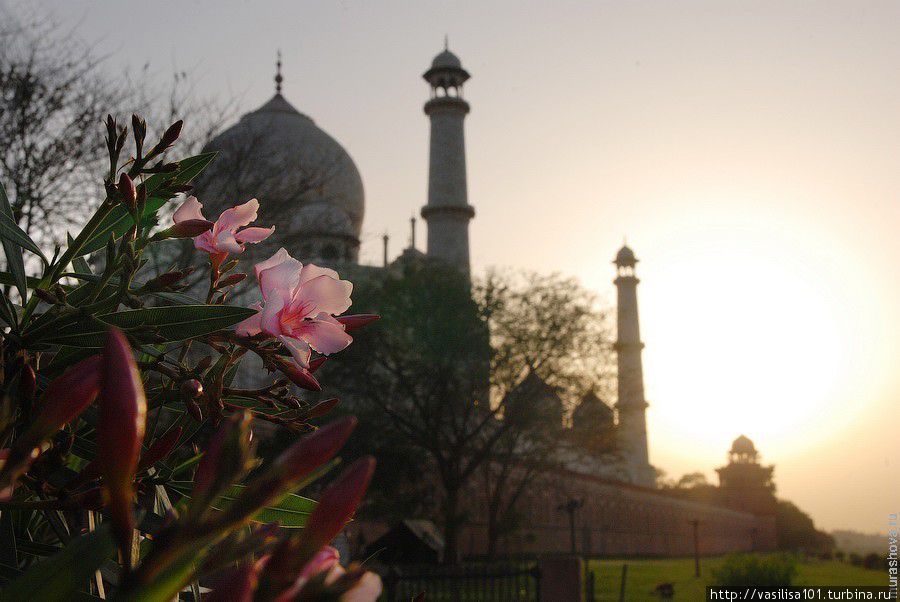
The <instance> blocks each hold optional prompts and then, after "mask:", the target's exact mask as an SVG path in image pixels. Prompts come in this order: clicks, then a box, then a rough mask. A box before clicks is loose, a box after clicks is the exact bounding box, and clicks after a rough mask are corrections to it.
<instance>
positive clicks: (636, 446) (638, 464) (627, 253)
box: [613, 246, 656, 487]
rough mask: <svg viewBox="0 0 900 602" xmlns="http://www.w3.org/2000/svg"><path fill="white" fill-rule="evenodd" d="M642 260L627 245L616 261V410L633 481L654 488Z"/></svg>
mask: <svg viewBox="0 0 900 602" xmlns="http://www.w3.org/2000/svg"><path fill="white" fill-rule="evenodd" d="M637 262H638V260H637V258H636V257H635V256H634V251H632V250H631V249H629V248H628V247H627V246H623V247H622V248H621V249H619V252H618V253H617V254H616V259H615V261H614V262H613V263H614V264H615V265H616V279H615V281H614V282H615V285H616V289H617V308H618V310H617V315H616V318H617V319H616V326H617V331H618V332H617V334H618V338H617V340H616V345H615V349H616V355H617V356H618V364H619V365H618V387H619V399H618V403H617V404H616V410H617V411H618V415H619V424H618V433H619V436H618V443H619V451H620V453H621V454H622V458H623V460H624V461H625V465H626V468H627V470H628V473H629V476H630V477H631V480H632V481H633V482H634V483H636V484H638V485H644V486H646V487H653V486H654V485H655V481H656V473H655V471H654V470H653V467H652V466H650V460H649V454H648V451H647V420H646V417H645V412H646V410H647V402H646V400H644V370H643V367H642V365H641V350H642V349H643V348H644V344H643V343H642V342H641V329H640V325H639V323H638V305H637V285H638V282H640V281H639V280H638V279H637V277H636V276H635V275H634V268H635V265H636V264H637Z"/></svg>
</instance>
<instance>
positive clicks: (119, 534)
mask: <svg viewBox="0 0 900 602" xmlns="http://www.w3.org/2000/svg"><path fill="white" fill-rule="evenodd" d="M99 405H100V412H99V416H98V420H97V440H98V444H99V449H98V454H97V460H98V463H99V464H100V474H101V475H102V476H103V491H104V497H105V499H106V502H107V506H108V510H109V514H110V518H111V519H112V527H113V528H112V530H113V534H114V535H115V538H116V540H117V542H118V544H119V550H120V552H121V554H122V557H123V558H124V559H125V566H126V567H130V566H131V564H132V558H131V553H132V545H131V543H132V531H133V530H134V515H133V514H132V501H133V498H134V474H135V471H136V470H137V465H138V460H139V457H140V452H141V442H142V441H143V439H144V424H145V420H146V414H147V398H146V396H145V394H144V385H143V383H142V382H141V375H140V373H139V372H138V369H137V365H136V364H135V362H134V356H133V355H132V352H131V346H130V345H129V344H128V340H127V339H126V338H125V335H124V334H122V331H120V330H119V329H118V328H115V327H110V329H109V331H108V332H107V335H106V343H105V344H104V346H103V365H102V371H101V385H100V402H99Z"/></svg>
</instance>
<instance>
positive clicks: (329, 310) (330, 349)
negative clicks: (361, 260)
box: [236, 249, 353, 370]
mask: <svg viewBox="0 0 900 602" xmlns="http://www.w3.org/2000/svg"><path fill="white" fill-rule="evenodd" d="M254 270H255V272H256V279H257V280H258V281H259V288H260V291H261V292H262V296H263V302H262V303H257V304H255V305H254V307H255V308H256V309H259V310H260V312H259V313H258V314H256V315H255V316H252V317H250V318H247V319H246V320H244V321H243V322H241V323H240V324H238V325H237V329H236V330H237V333H238V334H239V335H243V336H253V335H256V334H259V333H260V332H263V333H265V334H267V335H270V336H273V337H277V338H278V339H280V340H281V342H282V343H283V344H284V346H285V347H287V349H288V350H289V351H290V352H291V355H292V356H293V358H294V361H295V362H296V363H297V365H298V366H300V367H301V368H303V369H304V370H308V369H309V360H310V355H311V350H315V351H317V352H319V353H322V354H324V355H328V354H330V353H336V352H338V351H341V350H342V349H344V348H346V347H347V345H349V344H350V343H351V342H352V341H353V338H352V337H351V336H350V335H348V334H347V333H346V332H345V326H344V325H343V324H341V323H340V322H339V321H338V320H336V319H335V318H334V316H336V315H338V314H341V313H343V312H345V311H346V310H347V308H348V307H350V293H351V292H352V291H353V284H351V283H350V282H348V281H346V280H341V279H340V278H339V277H338V274H337V272H335V271H334V270H330V269H328V268H321V267H319V266H316V265H313V264H307V265H303V264H302V263H300V262H299V261H297V260H296V259H294V258H293V257H291V256H290V255H289V254H288V252H287V251H285V250H284V249H279V250H278V252H277V253H275V255H273V256H272V257H270V258H269V259H267V260H266V261H263V262H262V263H258V264H256V266H255V267H254Z"/></svg>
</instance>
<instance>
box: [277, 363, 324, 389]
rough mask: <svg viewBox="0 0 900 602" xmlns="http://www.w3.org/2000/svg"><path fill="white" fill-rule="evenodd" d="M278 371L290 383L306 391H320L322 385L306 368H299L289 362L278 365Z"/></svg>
mask: <svg viewBox="0 0 900 602" xmlns="http://www.w3.org/2000/svg"><path fill="white" fill-rule="evenodd" d="M279 370H281V372H282V373H284V375H285V376H287V377H288V378H289V379H290V380H291V382H292V383H294V384H295V385H297V386H298V387H300V388H301V389H306V390H307V391H321V390H322V385H320V384H319V381H317V380H316V377H315V376H313V375H312V373H311V372H310V371H309V370H307V369H306V368H301V367H300V366H298V365H297V364H295V363H294V362H291V361H283V362H281V363H280V365H279Z"/></svg>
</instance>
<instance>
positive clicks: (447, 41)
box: [444, 33, 450, 50]
mask: <svg viewBox="0 0 900 602" xmlns="http://www.w3.org/2000/svg"><path fill="white" fill-rule="evenodd" d="M444 50H450V36H449V35H447V34H446V33H445V34H444Z"/></svg>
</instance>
